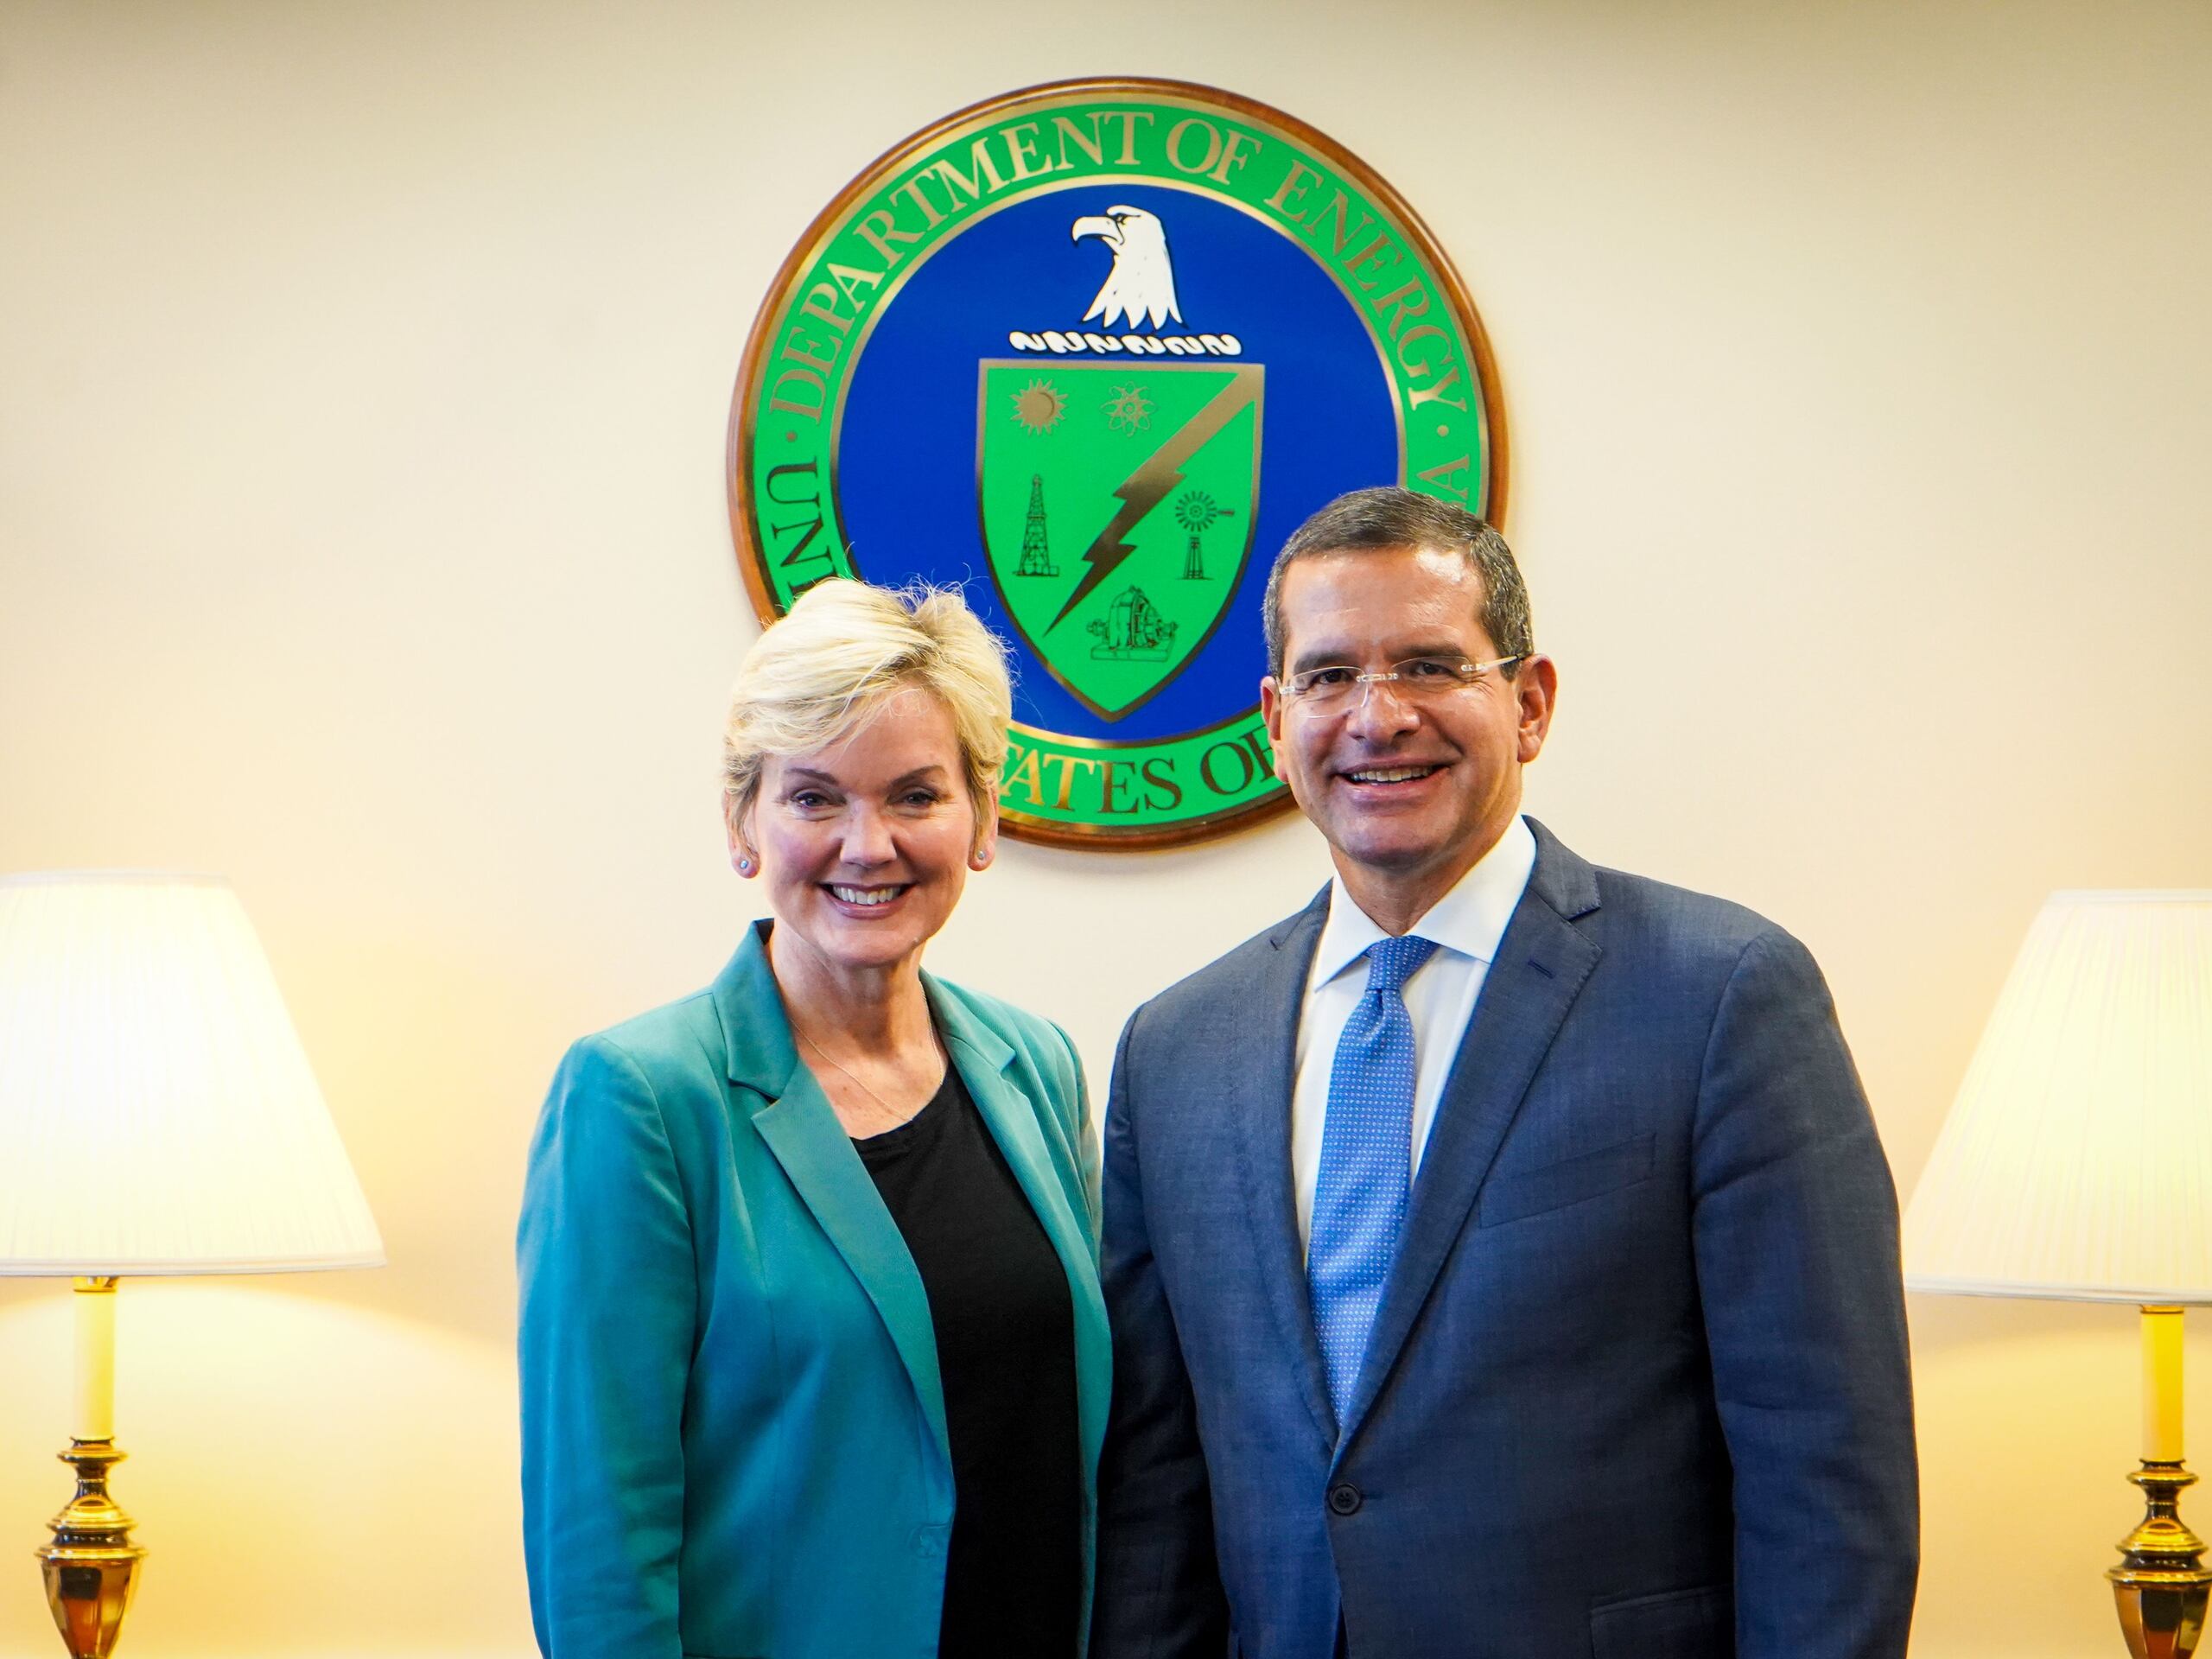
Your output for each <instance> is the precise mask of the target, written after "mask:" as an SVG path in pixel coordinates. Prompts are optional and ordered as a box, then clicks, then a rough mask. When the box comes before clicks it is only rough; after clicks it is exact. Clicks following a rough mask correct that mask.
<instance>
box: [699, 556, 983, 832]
mask: <svg viewBox="0 0 2212 1659" xmlns="http://www.w3.org/2000/svg"><path fill="white" fill-rule="evenodd" d="M906 685H918V686H921V687H923V688H925V689H926V690H929V691H931V693H933V694H934V695H935V696H936V697H937V699H938V701H939V702H942V703H943V704H944V706H945V709H946V710H947V711H948V712H949V713H950V715H952V726H953V732H954V734H955V736H956V737H957V739H958V740H959V743H960V755H961V759H962V760H963V762H964V763H965V765H964V771H965V775H966V779H967V785H968V796H969V799H970V800H971V801H972V802H974V804H975V807H976V822H977V825H978V827H979V829H980V828H981V827H982V825H983V824H984V823H985V822H986V821H987V820H995V817H996V810H997V809H996V805H995V803H996V801H997V798H998V782H999V771H1000V769H1001V767H1002V766H1005V764H1006V728H1007V721H1009V720H1011V719H1012V718H1013V716H1014V707H1013V702H1014V699H1013V691H1012V688H1011V687H1010V686H1009V685H1008V683H1007V670H1006V651H1005V648H1004V647H1003V646H1001V645H1000V644H999V642H998V641H997V639H995V638H993V637H992V634H991V632H990V630H989V629H988V628H986V627H985V626H983V625H982V623H981V622H979V621H978V620H976V613H974V612H973V611H971V610H969V608H968V604H967V601H965V600H963V599H962V598H961V597H960V595H959V594H957V593H953V592H950V591H938V590H934V589H928V588H923V589H918V590H916V591H914V592H912V593H908V594H900V593H895V592H893V591H892V590H891V589H889V588H873V587H870V586H868V584H867V583H865V582H837V581H832V582H817V583H816V584H815V585H814V586H813V587H811V588H808V589H807V590H806V591H805V592H804V593H803V594H800V595H799V596H798V601H797V602H795V603H794V604H793V605H792V607H791V611H790V613H788V614H786V615H785V617H784V618H783V619H782V620H779V622H777V623H776V625H775V626H773V627H772V628H770V629H769V630H768V631H767V632H766V633H763V634H762V635H761V636H760V643H759V644H758V645H754V646H753V650H752V651H751V652H750V653H749V654H747V657H746V659H745V664H744V666H743V667H742V668H741V669H740V670H739V671H738V676H737V683H736V685H735V686H734V688H733V689H732V690H731V692H730V700H729V714H728V718H727V719H726V720H725V721H723V725H722V794H723V805H724V810H725V812H726V814H727V815H728V817H729V818H730V821H731V822H732V823H737V822H739V821H741V820H742V819H743V818H744V817H745V816H746V815H747V814H748V813H750V812H751V811H752V810H753V802H754V800H755V799H756V798H758V797H759V794H760V772H761V769H762V768H763V767H764V766H766V764H767V761H768V758H769V757H770V756H771V755H777V754H797V753H801V752H802V751H804V750H807V749H818V748H820V747H823V745H825V744H827V743H828V742H829V741H831V740H832V739H833V738H836V736H838V735H839V734H842V732H845V731H847V730H849V729H850V728H851V727H852V726H853V725H854V724H855V722H856V721H859V720H860V719H861V718H864V717H865V716H866V715H868V713H870V712H871V711H872V710H873V709H874V708H875V707H876V706H877V705H878V704H879V703H880V702H882V701H883V699H884V698H885V697H887V696H889V695H890V694H891V693H892V692H893V691H895V690H899V688H900V687H902V686H906Z"/></svg>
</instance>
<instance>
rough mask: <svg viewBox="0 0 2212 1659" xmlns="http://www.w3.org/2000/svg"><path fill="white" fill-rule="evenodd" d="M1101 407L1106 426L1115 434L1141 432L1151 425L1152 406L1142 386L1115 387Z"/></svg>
mask: <svg viewBox="0 0 2212 1659" xmlns="http://www.w3.org/2000/svg"><path fill="white" fill-rule="evenodd" d="M1101 407H1102V408H1103V409H1104V410H1105V411H1106V424H1107V425H1109V426H1110V427H1112V428H1113V429H1115V430H1116V432H1141V431H1143V430H1144V429H1145V428H1147V426H1150V425H1151V424H1152V404H1150V403H1149V402H1147V400H1146V397H1145V395H1144V388H1143V387H1142V386H1116V387H1115V388H1114V395H1113V396H1112V397H1109V398H1108V399H1107V400H1106V401H1105V403H1104V404H1102V405H1101Z"/></svg>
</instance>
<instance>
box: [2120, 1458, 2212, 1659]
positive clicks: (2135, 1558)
mask: <svg viewBox="0 0 2212 1659" xmlns="http://www.w3.org/2000/svg"><path fill="white" fill-rule="evenodd" d="M2128 1479H2130V1480H2132V1481H2133V1482H2134V1483H2135V1484H2137V1485H2138V1486H2139V1487H2141V1488H2142V1489H2143V1495H2144V1497H2145V1498H2146V1499H2148V1500H2149V1508H2148V1509H2147V1510H2145V1514H2144V1516H2143V1520H2142V1522H2141V1524H2140V1525H2139V1526H2138V1527H2137V1528H2136V1529H2135V1530H2134V1531H2133V1532H2131V1533H2129V1534H2128V1535H2127V1536H2126V1537H2125V1538H2123V1539H2121V1540H2120V1551H2121V1554H2122V1560H2121V1561H2120V1565H2119V1566H2118V1567H2107V1569H2106V1571H2105V1576H2106V1577H2107V1578H2108V1579H2110V1580H2112V1593H2113V1599H2114V1600H2115V1601H2117V1602H2118V1603H2119V1604H2120V1630H2122V1631H2123V1632H2124V1633H2125V1634H2126V1637H2127V1650H2128V1652H2130V1653H2132V1654H2133V1655H2134V1656H2135V1659H2189V1656H2190V1655H2191V1654H2193V1653H2195V1652H2196V1644H2197V1642H2198V1640H2199V1639H2200V1638H2201V1637H2202V1636H2203V1634H2204V1605H2205V1599H2206V1597H2207V1594H2208V1593H2212V1571H2209V1570H2207V1569H2206V1567H2204V1565H2203V1561H2202V1556H2203V1554H2204V1541H2203V1540H2202V1538H2199V1537H2198V1536H2197V1535H2196V1534H2195V1533H2193V1532H2191V1531H2190V1529H2189V1528H2188V1526H2187V1525H2186V1524H2185V1523H2184V1522H2183V1520H2182V1518H2181V1494H2182V1489H2183V1487H2187V1486H2194V1485H2195V1484H2196V1476H2195V1475H2192V1474H2190V1472H2189V1471H2188V1470H2186V1469H2184V1468H2183V1467H2182V1465H2180V1464H2179V1463H2150V1462H2146V1463H2145V1464H2144V1465H2143V1466H2142V1467H2141V1468H2140V1469H2139V1470H2137V1471H2135V1472H2134V1473H2133V1474H2132V1475H2130V1476H2129V1477H2128Z"/></svg>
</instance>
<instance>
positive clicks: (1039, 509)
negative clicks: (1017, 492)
mask: <svg viewBox="0 0 2212 1659" xmlns="http://www.w3.org/2000/svg"><path fill="white" fill-rule="evenodd" d="M1059 574H1060V567H1059V566H1058V565H1057V564H1054V563H1052V548H1051V546H1050V545H1048V544H1047V543H1046V540H1045V475H1044V474H1042V473H1032V474H1029V518H1028V519H1027V522H1026V523H1025V524H1023V525H1022V526H1021V562H1020V563H1019V564H1017V565H1015V566H1014V575H1017V576H1057V575H1059Z"/></svg>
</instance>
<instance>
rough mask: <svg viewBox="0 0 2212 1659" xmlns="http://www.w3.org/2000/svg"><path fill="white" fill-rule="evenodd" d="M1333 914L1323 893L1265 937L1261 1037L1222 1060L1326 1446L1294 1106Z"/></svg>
mask: <svg viewBox="0 0 2212 1659" xmlns="http://www.w3.org/2000/svg"><path fill="white" fill-rule="evenodd" d="M1328 913H1329V889H1328V888H1326V887H1324V888H1322V889H1321V891H1320V893H1319V894H1317V895H1316V896H1315V898H1314V899H1313V903H1312V904H1310V905H1308V906H1306V908H1305V909H1304V910H1303V911H1301V912H1299V913H1298V914H1297V915H1296V916H1294V917H1292V918H1290V920H1289V921H1287V922H1286V923H1284V924H1283V925H1282V926H1281V927H1280V928H1279V929H1277V930H1276V931H1275V932H1274V934H1272V935H1271V936H1269V938H1268V944H1269V945H1270V946H1272V947H1273V949H1272V950H1270V952H1269V954H1268V957H1267V959H1266V963H1265V965H1264V966H1263V967H1262V969H1261V976H1260V982H1259V984H1258V985H1257V986H1256V987H1255V995H1254V996H1253V999H1252V1001H1251V1002H1250V1004H1249V1005H1248V1010H1247V1011H1246V1012H1247V1013H1248V1014H1249V1019H1248V1020H1246V1021H1245V1022H1243V1024H1244V1028H1245V1029H1247V1030H1249V1031H1250V1032H1252V1033H1255V1044H1254V1047H1253V1049H1252V1051H1251V1054H1250V1059H1249V1063H1247V1064H1243V1065H1239V1064H1238V1060H1237V1051H1236V1048H1234V1047H1232V1048H1230V1049H1229V1050H1227V1051H1225V1052H1226V1054H1227V1056H1228V1058H1229V1067H1230V1070H1229V1088H1228V1089H1227V1090H1226V1091H1225V1093H1224V1107H1225V1109H1226V1110H1227V1112H1228V1114H1229V1116H1230V1133H1231V1135H1232V1136H1233V1137H1234V1139H1235V1141H1236V1165H1237V1172H1238V1175H1239V1178H1240V1179H1241V1181H1242V1184H1243V1191H1244V1210H1245V1216H1246V1218H1247V1219H1248V1220H1249V1222H1250V1223H1251V1226H1252V1237H1253V1243H1254V1244H1255V1247H1256V1249H1257V1257H1256V1260H1257V1263H1258V1267H1259V1273H1260V1281H1261V1282H1262V1284H1263V1285H1265V1286H1266V1287H1267V1292H1268V1302H1269V1304H1270V1305H1271V1306H1273V1307H1274V1312H1275V1322H1276V1324H1277V1325H1280V1326H1281V1331H1282V1336H1283V1339H1284V1341H1285V1342H1286V1343H1287V1344H1288V1345H1289V1346H1290V1348H1291V1350H1292V1351H1293V1352H1294V1353H1295V1354H1296V1356H1297V1359H1298V1364H1297V1370H1296V1376H1297V1380H1298V1391H1299V1393H1300V1395H1301V1396H1302V1397H1303V1398H1304V1399H1305V1402H1306V1410H1307V1411H1309V1412H1311V1413H1312V1414H1313V1425H1314V1427H1316V1428H1318V1429H1319V1431H1320V1433H1321V1440H1322V1443H1323V1444H1324V1445H1330V1444H1332V1443H1334V1441H1335V1440H1336V1439H1337V1419H1336V1413H1335V1411H1334V1409H1333V1408H1332V1407H1331V1406H1330V1403H1329V1381H1328V1373H1327V1372H1326V1371H1325V1370H1323V1369H1322V1365H1321V1344H1320V1340H1319V1338H1317V1337H1316V1336H1315V1335H1314V1334H1313V1296H1312V1294H1311V1293H1310V1292H1309V1291H1308V1290H1307V1288H1306V1250H1305V1247H1304V1246H1303V1244H1301V1243H1300V1240H1299V1236H1298V1202H1297V1199H1296V1197H1295V1196H1294V1193H1293V1192H1292V1190H1291V1173H1290V1103H1291V1092H1292V1088H1293V1084H1294V1078H1295V1076H1296V1071H1297V1051H1298V1016H1299V1011H1300V1005H1301V1004H1302V1003H1303V1001H1304V1000H1305V994H1306V976H1307V975H1308V974H1309V973H1311V972H1312V971H1313V951H1314V948H1315V946H1317V945H1318V944H1319V943H1320V939H1321V924H1322V923H1323V921H1325V919H1326V918H1327V917H1328Z"/></svg>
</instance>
